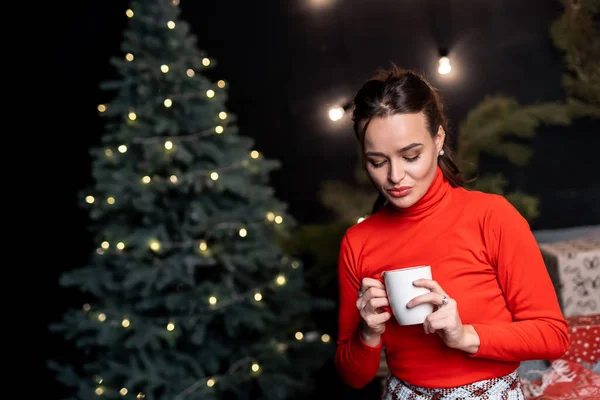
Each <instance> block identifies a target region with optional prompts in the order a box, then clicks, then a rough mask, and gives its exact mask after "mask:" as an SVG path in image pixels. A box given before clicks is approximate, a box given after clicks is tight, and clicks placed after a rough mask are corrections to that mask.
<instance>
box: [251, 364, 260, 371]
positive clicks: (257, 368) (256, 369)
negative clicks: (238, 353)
mask: <svg viewBox="0 0 600 400" xmlns="http://www.w3.org/2000/svg"><path fill="white" fill-rule="evenodd" d="M259 369H260V365H258V363H253V364H252V371H254V372H258V370H259Z"/></svg>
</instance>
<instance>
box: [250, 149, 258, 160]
mask: <svg viewBox="0 0 600 400" xmlns="http://www.w3.org/2000/svg"><path fill="white" fill-rule="evenodd" d="M259 156H260V153H259V152H258V151H256V150H252V151H251V152H250V157H252V158H254V159H255V160H256V159H257V158H258V157H259Z"/></svg>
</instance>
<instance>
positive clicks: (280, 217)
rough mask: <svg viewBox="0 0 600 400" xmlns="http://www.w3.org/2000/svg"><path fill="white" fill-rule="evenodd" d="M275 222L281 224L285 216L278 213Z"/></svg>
mask: <svg viewBox="0 0 600 400" xmlns="http://www.w3.org/2000/svg"><path fill="white" fill-rule="evenodd" d="M275 223H276V224H281V223H283V217H282V216H281V215H278V216H276V217H275Z"/></svg>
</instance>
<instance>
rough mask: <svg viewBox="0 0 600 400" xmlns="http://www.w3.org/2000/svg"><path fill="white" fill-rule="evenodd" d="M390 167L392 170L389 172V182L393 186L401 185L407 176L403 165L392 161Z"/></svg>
mask: <svg viewBox="0 0 600 400" xmlns="http://www.w3.org/2000/svg"><path fill="white" fill-rule="evenodd" d="M389 165H390V169H389V170H388V180H389V181H390V183H393V184H397V183H400V181H402V179H403V178H404V175H405V174H406V172H405V171H404V167H403V166H402V163H401V162H399V161H390V163H389Z"/></svg>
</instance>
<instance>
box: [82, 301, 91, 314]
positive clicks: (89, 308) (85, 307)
mask: <svg viewBox="0 0 600 400" xmlns="http://www.w3.org/2000/svg"><path fill="white" fill-rule="evenodd" d="M91 308H92V306H90V305H89V304H88V303H85V304H84V305H83V311H85V312H88V311H90V310H91Z"/></svg>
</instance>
